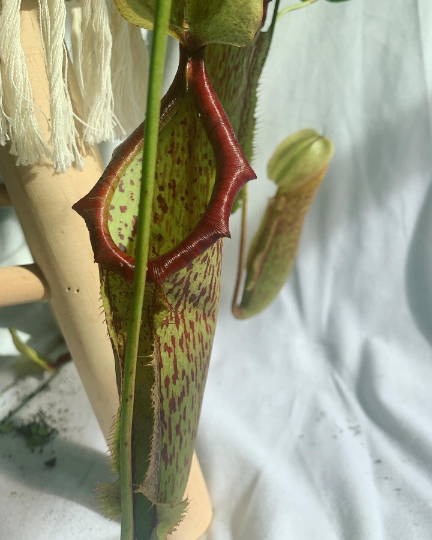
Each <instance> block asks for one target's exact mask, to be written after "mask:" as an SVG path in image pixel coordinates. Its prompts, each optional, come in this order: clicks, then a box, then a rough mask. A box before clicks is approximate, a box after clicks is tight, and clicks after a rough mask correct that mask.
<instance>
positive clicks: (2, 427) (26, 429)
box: [0, 411, 57, 449]
mask: <svg viewBox="0 0 432 540" xmlns="http://www.w3.org/2000/svg"><path fill="white" fill-rule="evenodd" d="M12 432H13V433H16V434H17V435H21V437H24V439H25V441H26V445H27V447H28V448H31V449H34V448H38V447H42V446H45V445H46V444H48V443H49V442H50V441H51V440H52V439H53V438H54V437H55V436H56V435H57V430H56V429H54V428H53V427H51V426H50V425H49V424H48V423H47V421H46V420H45V417H44V414H43V412H42V411H40V412H39V413H38V414H37V415H36V416H35V417H34V418H33V420H31V421H30V422H27V423H18V422H15V421H12V420H6V421H3V422H1V423H0V435H2V434H6V433H12Z"/></svg>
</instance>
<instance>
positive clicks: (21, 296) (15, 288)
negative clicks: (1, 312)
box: [0, 264, 50, 307]
mask: <svg viewBox="0 0 432 540" xmlns="http://www.w3.org/2000/svg"><path fill="white" fill-rule="evenodd" d="M49 296H50V294H49V287H48V283H47V282H46V280H45V278H44V277H43V274H42V272H41V271H40V269H39V267H38V266H37V265H36V264H27V265H23V266H6V267H4V268H0V307H4V306H16V305H18V304H29V303H30V302H39V301H40V300H48V298H49Z"/></svg>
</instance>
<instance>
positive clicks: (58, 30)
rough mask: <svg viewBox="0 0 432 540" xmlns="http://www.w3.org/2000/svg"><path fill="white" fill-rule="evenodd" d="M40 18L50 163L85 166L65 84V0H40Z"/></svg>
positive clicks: (64, 166)
mask: <svg viewBox="0 0 432 540" xmlns="http://www.w3.org/2000/svg"><path fill="white" fill-rule="evenodd" d="M39 20H40V26H41V34H42V43H43V48H44V57H45V67H46V73H47V77H48V83H49V89H50V112H51V139H50V141H49V142H50V143H51V144H52V146H53V153H52V162H53V165H54V167H55V168H56V170H57V171H58V172H63V173H65V172H66V170H67V169H68V168H69V167H70V166H71V165H72V163H73V162H75V163H76V166H77V168H78V169H82V168H83V166H84V159H83V157H82V156H81V154H80V152H79V150H78V146H77V137H78V132H77V130H76V127H75V121H74V114H73V108H72V102H71V98H70V94H69V89H68V85H67V65H68V57H67V51H66V47H65V46H64V37H65V25H66V7H65V3H64V0H39Z"/></svg>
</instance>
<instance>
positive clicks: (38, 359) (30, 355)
mask: <svg viewBox="0 0 432 540" xmlns="http://www.w3.org/2000/svg"><path fill="white" fill-rule="evenodd" d="M9 332H10V335H11V337H12V341H13V344H14V345H15V347H16V348H17V350H18V352H20V353H21V354H22V355H23V356H24V357H25V358H27V360H30V362H33V363H35V364H37V365H38V366H39V367H40V368H42V369H44V370H46V371H49V372H50V373H54V372H55V369H54V368H53V367H52V366H51V365H50V360H49V358H46V357H44V356H41V355H40V354H39V353H37V352H36V351H35V350H34V349H33V348H32V347H30V346H29V345H27V343H24V342H23V341H22V340H21V338H20V337H19V335H18V332H17V331H16V330H15V328H9Z"/></svg>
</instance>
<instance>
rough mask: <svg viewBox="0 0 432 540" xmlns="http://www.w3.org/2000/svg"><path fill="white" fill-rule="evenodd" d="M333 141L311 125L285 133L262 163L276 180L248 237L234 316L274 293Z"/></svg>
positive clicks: (247, 313) (255, 308)
mask: <svg viewBox="0 0 432 540" xmlns="http://www.w3.org/2000/svg"><path fill="white" fill-rule="evenodd" d="M332 155H333V144H332V143H331V141H330V140H328V139H325V138H324V137H321V136H320V135H319V134H318V133H317V132H315V131H314V130H311V129H306V130H302V131H300V132H298V133H295V134H293V135H291V136H290V137H287V139H285V140H284V141H283V142H282V143H281V144H280V145H279V146H278V147H277V149H276V150H275V152H274V154H273V157H272V158H271V159H270V162H269V164H268V176H269V178H270V179H271V180H273V181H274V182H275V183H276V184H277V185H278V188H279V189H278V191H277V193H276V196H275V197H274V198H273V199H271V200H270V202H269V204H268V207H267V210H266V212H265V214H264V217H263V219H262V221H261V224H260V226H259V229H258V231H257V233H256V235H255V237H254V239H253V241H252V244H251V246H250V249H249V254H248V259H247V263H246V270H247V275H246V282H245V287H244V292H243V298H242V300H241V303H240V306H235V307H233V313H234V315H235V317H237V318H239V319H246V318H248V317H252V316H254V315H257V314H258V313H260V312H261V311H262V310H263V309H265V308H266V307H267V306H268V305H269V304H270V303H271V302H273V300H274V299H275V298H276V296H277V294H278V293H279V291H280V289H281V288H282V286H283V285H284V283H285V281H286V279H287V278H288V276H289V274H290V272H291V269H292V267H293V264H294V260H295V255H296V252H297V248H298V244H299V240H300V234H301V231H302V227H303V222H304V218H305V216H306V213H307V211H308V209H309V207H310V205H311V204H312V202H313V199H314V197H315V195H316V193H317V191H318V188H319V186H320V185H321V182H322V180H323V178H324V176H325V174H326V172H327V167H328V163H329V161H330V159H331V158H332Z"/></svg>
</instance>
